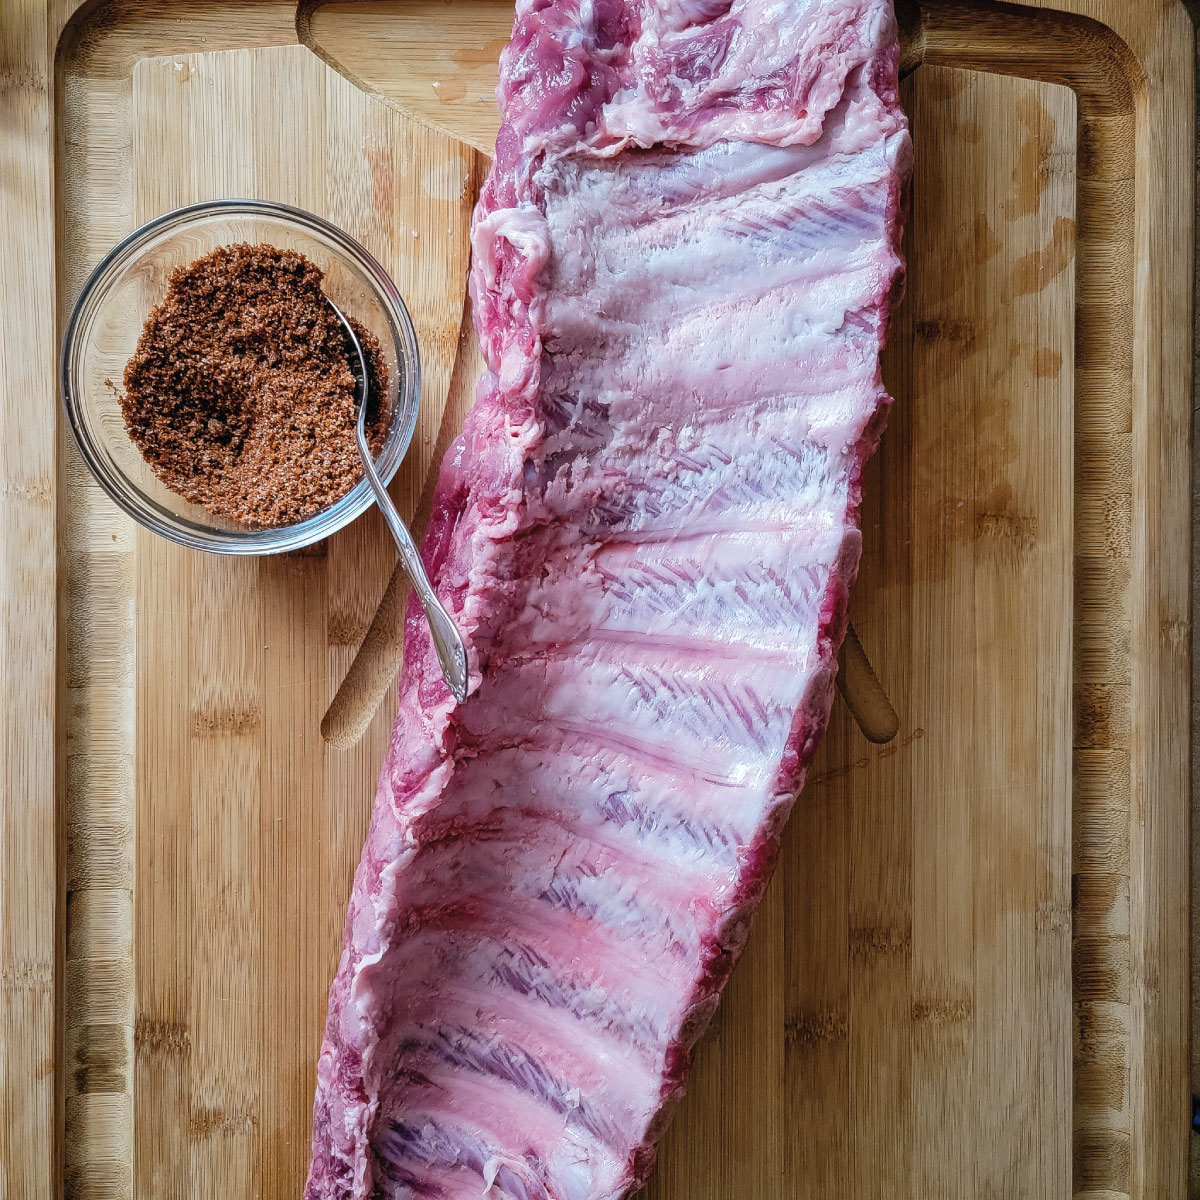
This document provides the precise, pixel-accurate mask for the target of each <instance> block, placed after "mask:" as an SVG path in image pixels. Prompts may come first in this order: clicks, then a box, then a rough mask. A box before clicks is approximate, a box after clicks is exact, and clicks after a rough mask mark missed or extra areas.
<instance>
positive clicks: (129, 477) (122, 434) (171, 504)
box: [60, 200, 421, 554]
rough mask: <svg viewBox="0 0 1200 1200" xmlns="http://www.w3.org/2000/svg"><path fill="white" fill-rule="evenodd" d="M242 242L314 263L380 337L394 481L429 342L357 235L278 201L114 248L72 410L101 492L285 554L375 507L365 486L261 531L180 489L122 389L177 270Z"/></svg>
mask: <svg viewBox="0 0 1200 1200" xmlns="http://www.w3.org/2000/svg"><path fill="white" fill-rule="evenodd" d="M232 242H251V243H254V242H265V243H268V244H270V245H272V246H277V247H279V248H280V249H283V250H297V251H299V252H300V253H301V254H304V255H307V257H308V258H310V259H311V260H312V261H313V262H314V263H316V265H317V266H318V267H320V268H321V270H322V271H323V272H324V273H325V280H324V284H323V287H324V291H325V294H326V295H327V296H328V297H329V298H330V299H331V300H332V301H333V302H334V303H335V304H336V305H337V306H338V307H339V308H340V309H341V310H342V312H344V313H345V314H346V315H347V316H348V317H356V318H357V319H358V320H359V321H360V322H362V324H363V325H365V326H366V327H367V328H368V329H369V330H371V332H372V333H374V334H375V336H376V337H377V338H378V339H379V344H380V346H381V348H382V350H383V355H384V359H385V361H386V363H387V368H388V379H389V386H388V390H389V395H388V396H387V397H385V398H384V403H385V411H387V410H390V411H391V413H392V414H393V416H392V423H391V427H390V429H389V431H388V435H387V439H386V440H385V442H384V445H383V449H382V451H381V452H380V455H379V457H378V459H377V460H376V466H377V469H378V471H379V474H380V476H381V477H382V478H383V480H384V482H385V483H387V482H388V481H389V480H391V478H392V477H393V476H394V475H395V473H396V471H397V470H398V469H399V467H400V463H401V462H402V461H403V459H404V455H405V452H406V451H407V450H408V445H409V442H410V441H411V440H412V435H413V429H414V428H415V426H416V422H417V408H418V405H419V403H420V394H421V378H420V375H421V368H420V356H419V352H418V349H417V336H416V333H415V332H414V330H413V325H412V321H411V319H410V318H409V315H408V310H407V309H406V308H405V307H404V301H403V300H402V299H401V298H400V293H399V292H398V291H397V290H396V285H395V284H394V283H393V282H392V280H391V279H390V278H389V277H388V274H387V272H386V271H385V270H384V269H383V268H382V267H381V266H380V265H379V263H378V262H376V261H375V259H374V258H373V257H372V256H371V255H370V254H369V253H368V252H367V251H366V250H365V249H363V247H362V246H360V245H359V244H358V243H357V242H356V241H355V240H354V239H353V238H351V237H349V236H348V235H347V234H345V233H343V232H342V231H341V230H340V229H338V228H337V227H336V226H333V225H330V224H329V223H328V222H327V221H323V220H322V219H321V218H320V217H316V216H313V215H312V213H307V212H303V211H302V210H300V209H298V208H290V207H288V206H287V205H285V204H274V203H272V202H270V201H266V200H213V201H209V202H207V203H204V204H192V205H189V206H188V207H186V208H178V209H175V210H174V211H173V212H169V213H166V214H164V215H163V216H161V217H156V218H155V219H154V220H153V221H149V222H148V223H147V224H145V225H143V226H142V227H141V228H140V229H136V230H134V232H133V233H131V234H130V235H129V236H128V237H127V238H126V239H125V240H124V241H123V242H121V243H120V244H119V245H117V246H116V247H114V248H113V249H112V250H111V251H110V252H109V254H108V255H107V256H106V257H105V259H104V261H103V262H101V263H100V265H99V266H98V267H97V268H96V269H95V271H93V272H92V275H91V277H90V278H89V279H88V281H87V283H86V284H85V285H84V288H83V292H82V293H81V294H80V297H79V299H78V301H77V302H76V304H75V307H74V309H73V310H72V312H71V317H70V320H69V321H68V322H67V330H66V334H65V335H64V337H63V345H62V358H61V361H60V374H61V386H62V396H63V405H64V407H65V408H66V414H67V421H68V422H69V423H70V426H71V431H72V433H73V434H74V435H75V441H76V442H77V443H78V445H79V450H80V453H81V454H82V455H83V459H84V461H85V462H86V463H87V465H88V467H89V469H90V470H91V472H92V474H93V475H94V476H95V477H96V480H97V482H98V483H99V484H100V486H101V487H102V488H103V489H104V490H105V491H106V492H107V493H108V495H109V496H110V497H112V499H113V500H114V501H115V502H116V503H117V504H119V505H120V506H121V508H123V509H124V510H125V511H126V512H127V513H128V514H129V515H130V516H131V517H133V518H134V520H136V521H139V522H141V524H142V525H144V526H145V527H146V528H147V529H152V530H153V531H154V532H155V533H158V534H161V535H162V536H163V537H165V538H170V539H171V541H173V542H179V543H180V544H181V545H184V546H191V547H193V548H194V549H197V550H209V551H212V552H214V553H217V554H278V553H281V552H283V551H285V550H297V549H299V548H300V547H302V546H308V545H311V544H312V543H313V542H317V541H320V540H321V539H322V538H324V537H328V536H329V535H330V534H331V533H334V532H336V531H337V530H339V529H341V528H343V527H344V526H346V525H348V524H349V523H350V522H351V521H353V520H354V519H355V517H357V516H359V515H360V514H362V513H363V512H365V511H366V510H367V509H368V508H369V507H370V505H371V503H372V495H371V489H370V485H369V484H368V483H367V481H366V480H365V479H362V480H360V481H359V482H358V483H357V484H355V485H354V487H352V488H351V489H350V491H348V492H347V493H346V494H345V495H344V496H343V497H342V498H341V499H340V500H337V501H335V502H334V503H333V504H331V505H330V506H329V507H328V508H325V509H322V510H321V511H320V512H318V513H315V514H313V515H312V516H311V517H307V518H305V520H303V521H299V522H297V523H295V524H292V525H280V526H274V527H271V528H267V529H250V528H247V527H245V526H242V525H238V524H237V523H236V522H233V521H230V520H227V519H225V518H223V517H217V516H213V515H212V514H211V513H208V512H206V511H205V510H204V509H202V508H200V507H199V506H197V505H195V504H191V503H189V502H188V501H187V500H185V499H184V498H183V497H182V496H179V495H176V493H175V492H173V491H171V489H170V488H168V487H167V486H166V484H164V483H163V482H161V480H159V479H158V477H157V476H156V475H155V474H154V472H153V471H152V470H151V469H150V467H149V465H148V464H147V463H146V461H145V459H144V458H142V455H141V451H140V450H139V449H138V448H137V446H136V445H135V444H134V443H133V441H132V440H131V438H130V437H129V434H128V433H127V432H126V429H125V421H124V418H123V417H122V415H121V405H120V401H119V397H118V391H117V385H118V384H119V383H120V381H121V379H122V378H123V375H124V371H125V364H126V363H127V362H128V361H129V358H130V357H131V356H132V354H133V352H134V349H135V347H136V346H137V340H138V337H139V335H140V334H141V331H142V325H143V323H144V322H145V319H146V317H147V315H148V314H149V312H150V309H151V308H153V307H154V305H156V304H157V303H158V302H159V301H160V300H162V298H163V297H164V296H165V295H166V291H167V280H168V277H169V276H170V274H171V272H172V271H173V270H174V269H175V268H176V267H179V266H184V265H186V264H188V263H191V262H193V261H194V260H195V259H197V258H200V257H201V256H202V255H205V254H208V253H209V252H211V251H212V250H215V249H216V248H217V247H218V246H225V245H229V244H230V243H232Z"/></svg>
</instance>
